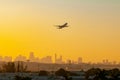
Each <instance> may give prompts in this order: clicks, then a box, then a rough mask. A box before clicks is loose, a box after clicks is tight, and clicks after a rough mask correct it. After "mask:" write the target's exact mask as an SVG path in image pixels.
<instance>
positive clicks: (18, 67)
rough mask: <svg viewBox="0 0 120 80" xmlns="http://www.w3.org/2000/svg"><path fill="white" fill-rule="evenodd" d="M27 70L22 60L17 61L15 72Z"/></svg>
mask: <svg viewBox="0 0 120 80" xmlns="http://www.w3.org/2000/svg"><path fill="white" fill-rule="evenodd" d="M26 70H27V66H26V65H24V64H23V62H22V61H18V62H17V65H16V72H25V71H26Z"/></svg>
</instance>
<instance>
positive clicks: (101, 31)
mask: <svg viewBox="0 0 120 80" xmlns="http://www.w3.org/2000/svg"><path fill="white" fill-rule="evenodd" d="M65 22H68V23H69V25H70V27H69V28H64V29H62V30H58V29H56V27H54V25H57V24H64V23H65ZM31 51H33V52H34V53H35V55H36V56H38V57H44V56H47V55H50V56H52V55H54V54H55V53H57V54H60V55H63V56H64V59H73V60H75V59H77V57H82V58H83V59H84V61H85V62H88V61H92V62H98V61H101V60H103V59H109V60H111V61H114V60H115V61H119V60H120V1H119V0H97V1H96V0H0V55H1V56H12V57H13V58H15V57H16V56H17V55H19V54H22V55H25V56H26V57H28V55H29V53H30V52H31Z"/></svg>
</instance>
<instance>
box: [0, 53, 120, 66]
mask: <svg viewBox="0 0 120 80" xmlns="http://www.w3.org/2000/svg"><path fill="white" fill-rule="evenodd" d="M63 58H64V56H62V55H58V54H56V53H55V54H54V55H52V56H49V55H47V56H44V57H36V56H35V54H34V52H30V53H29V57H26V56H24V55H21V54H19V55H18V56H16V57H15V58H12V57H11V56H5V57H3V56H1V55H0V62H14V61H15V62H17V61H23V62H37V63H45V64H51V63H56V64H67V63H68V64H84V63H86V64H105V65H107V64H110V65H115V64H120V62H117V61H110V60H109V59H103V60H101V61H99V62H92V61H88V62H85V61H84V58H82V57H77V58H76V60H72V59H66V60H63Z"/></svg>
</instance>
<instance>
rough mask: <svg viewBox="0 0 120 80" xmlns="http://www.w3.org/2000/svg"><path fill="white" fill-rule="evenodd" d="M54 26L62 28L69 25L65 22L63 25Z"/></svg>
mask: <svg viewBox="0 0 120 80" xmlns="http://www.w3.org/2000/svg"><path fill="white" fill-rule="evenodd" d="M56 27H58V29H62V28H65V27H69V26H68V23H65V24H63V25H56Z"/></svg>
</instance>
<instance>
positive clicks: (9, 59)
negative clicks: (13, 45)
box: [3, 56, 12, 62]
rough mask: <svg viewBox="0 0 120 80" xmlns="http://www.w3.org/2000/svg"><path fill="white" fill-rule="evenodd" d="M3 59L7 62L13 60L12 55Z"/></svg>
mask: <svg viewBox="0 0 120 80" xmlns="http://www.w3.org/2000/svg"><path fill="white" fill-rule="evenodd" d="M3 61H5V62H12V57H10V56H5V57H4V60H3Z"/></svg>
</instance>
